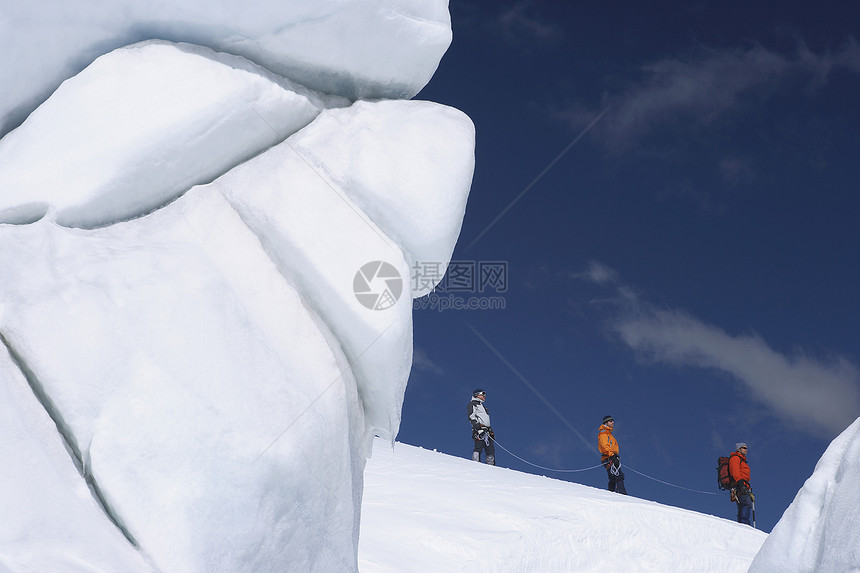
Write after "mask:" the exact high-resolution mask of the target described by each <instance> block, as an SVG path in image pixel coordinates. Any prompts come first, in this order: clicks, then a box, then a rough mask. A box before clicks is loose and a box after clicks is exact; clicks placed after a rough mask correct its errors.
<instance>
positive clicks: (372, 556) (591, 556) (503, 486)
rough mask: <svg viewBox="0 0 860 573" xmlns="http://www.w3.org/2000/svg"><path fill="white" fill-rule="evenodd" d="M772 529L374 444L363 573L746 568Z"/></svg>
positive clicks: (678, 572) (676, 572)
mask: <svg viewBox="0 0 860 573" xmlns="http://www.w3.org/2000/svg"><path fill="white" fill-rule="evenodd" d="M766 537H767V535H766V534H765V533H763V532H761V531H758V530H755V529H752V528H751V527H749V526H746V525H741V524H738V523H735V522H732V521H728V520H725V519H721V518H718V517H714V516H710V515H704V514H700V513H696V512H692V511H688V510H683V509H679V508H675V507H668V506H665V505H660V504H658V503H655V502H651V501H646V500H641V499H637V498H635V497H628V496H622V495H618V494H614V493H610V492H608V491H604V490H599V489H595V488H592V487H588V486H583V485H579V484H575V483H570V482H566V481H560V480H555V479H551V478H547V477H542V476H536V475H532V474H526V473H521V472H517V471H514V470H509V469H506V468H501V467H493V466H487V465H485V464H479V463H475V462H473V461H471V460H467V459H465V458H457V457H453V456H449V455H446V454H441V453H437V452H431V451H428V450H424V449H421V448H417V447H414V446H409V445H406V444H401V443H396V444H395V446H394V448H393V449H392V448H390V447H389V445H388V443H387V442H385V441H383V440H378V439H377V440H375V441H374V447H373V456H372V457H371V459H370V460H368V463H367V468H366V470H365V488H364V501H363V504H362V519H361V537H360V541H359V550H358V555H359V559H358V561H359V568H360V570H361V572H362V573H410V572H415V573H427V572H437V571H438V572H445V573H454V572H458V571H486V572H493V573H504V572H511V573H529V572H534V573H552V572H559V573H561V572H565V573H573V572H594V573H606V572H607V571H623V572H631V571H653V572H655V573H670V572H671V573H684V572H689V573H708V572H714V573H717V572H719V573H728V572H736V573H741V572H745V571H746V570H747V568H748V567H749V564H750V562H751V561H752V559H753V557H754V556H755V554H756V552H757V551H758V550H759V548H760V547H761V545H762V543H763V542H764V540H765V538H766Z"/></svg>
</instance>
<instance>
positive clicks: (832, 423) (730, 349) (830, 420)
mask: <svg viewBox="0 0 860 573" xmlns="http://www.w3.org/2000/svg"><path fill="white" fill-rule="evenodd" d="M615 330H616V332H617V333H618V334H619V335H620V337H621V339H622V340H623V341H624V342H625V343H626V344H627V345H628V346H630V348H632V349H634V350H636V351H637V352H639V353H641V355H643V356H647V357H648V358H649V359H651V360H653V361H656V362H662V363H667V364H674V365H678V366H693V367H700V368H715V369H717V370H721V371H723V372H726V373H728V374H730V375H732V376H733V377H734V378H735V379H737V380H739V381H741V382H742V383H744V384H745V385H746V386H747V387H748V388H749V390H750V391H751V392H752V395H753V396H754V397H755V398H757V399H758V400H760V401H761V402H762V403H764V404H766V405H768V406H769V407H771V408H772V409H773V410H774V411H776V412H777V413H778V414H780V415H781V416H782V417H784V418H787V419H789V420H791V421H793V422H795V423H797V424H799V425H801V426H804V427H805V428H807V429H812V430H818V431H824V432H827V433H832V434H837V433H839V432H841V431H842V430H844V429H845V428H846V427H847V426H848V425H849V424H850V423H851V422H852V421H854V420H855V419H856V418H857V416H858V415H860V386H858V382H860V372H858V370H857V367H856V366H855V365H854V364H852V363H850V362H849V361H848V360H846V359H845V358H842V357H835V358H833V359H831V360H826V361H825V360H817V359H814V358H811V357H809V356H806V355H805V354H803V353H796V354H795V355H792V356H787V355H784V354H781V353H779V352H777V351H775V350H774V349H773V348H771V347H770V346H769V345H768V344H767V342H765V341H764V340H763V339H762V338H761V337H759V336H757V335H755V334H753V335H737V336H732V335H730V334H728V333H726V332H725V331H723V330H722V329H720V328H718V327H715V326H711V325H708V324H705V323H703V322H701V321H700V320H698V319H696V318H694V317H692V316H689V315H688V314H685V313H683V312H679V311H661V310H650V311H648V312H646V313H645V314H644V315H642V316H639V317H635V318H631V317H628V318H622V319H621V320H620V321H619V322H618V323H617V324H616V325H615Z"/></svg>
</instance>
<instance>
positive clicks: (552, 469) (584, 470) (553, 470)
mask: <svg viewBox="0 0 860 573" xmlns="http://www.w3.org/2000/svg"><path fill="white" fill-rule="evenodd" d="M493 442H494V443H495V444H496V445H497V446H499V447H500V448H502V449H503V450H505V451H506V452H508V453H509V454H511V455H512V456H514V457H515V458H517V459H518V460H520V461H521V462H523V463H525V464H528V465H530V466H532V467H535V468H540V469H542V470H547V471H551V472H562V473H574V472H587V471H588V470H593V469H596V468H602V467H603V465H602V464H597V465H596V466H591V467H590V468H582V469H577V470H560V469H556V468H548V467H544V466H539V465H538V464H533V463H532V462H530V461H528V460H524V459H523V458H521V457H519V456H518V455H516V454H515V453H513V452H512V451H511V450H509V449H508V448H506V447H505V446H503V445H502V444H500V443H499V441H498V440H496V439H495V438H494V439H493Z"/></svg>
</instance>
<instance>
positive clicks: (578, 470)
mask: <svg viewBox="0 0 860 573" xmlns="http://www.w3.org/2000/svg"><path fill="white" fill-rule="evenodd" d="M493 442H494V443H495V444H496V445H497V446H499V447H500V448H502V449H503V450H505V451H506V452H507V453H509V454H510V455H512V456H513V457H515V458H517V459H518V460H520V461H521V462H523V463H524V464H528V465H530V466H532V467H535V468H538V469H542V470H546V471H550V472H560V473H576V472H587V471H589V470H593V469H597V468H602V467H603V464H597V465H596V466H591V467H588V468H582V469H565V470H560V469H556V468H548V467H546V466H541V465H538V464H534V463H532V462H530V461H528V460H526V459H523V458H521V457H520V456H518V455H516V454H515V453H513V452H512V451H511V450H509V449H508V448H506V447H505V446H503V445H502V444H500V443H499V441H498V440H496V439H495V438H494V439H493ZM623 467H625V468H626V469H628V470H630V471H632V472H634V473H637V474H639V475H640V476H642V477H644V478H647V479H650V480H653V481H656V482H658V483H662V484H663V485H668V486H670V487H676V488H678V489H683V490H685V491H691V492H693V493H701V494H705V495H721V494H719V493H714V492H712V491H702V490H700V489H692V488H689V487H684V486H682V485H676V484H674V483H669V482H667V481H663V480H661V479H657V478H655V477H652V476H649V475H648V474H644V473H642V472H640V471H639V470H637V469H635V468H632V467H630V466H629V465H627V464H624V466H623Z"/></svg>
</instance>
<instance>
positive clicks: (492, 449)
mask: <svg viewBox="0 0 860 573" xmlns="http://www.w3.org/2000/svg"><path fill="white" fill-rule="evenodd" d="M484 453H485V454H486V461H487V464H489V465H491V466H494V465H496V443H495V441H494V440H493V438H490V443H489V444H484Z"/></svg>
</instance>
